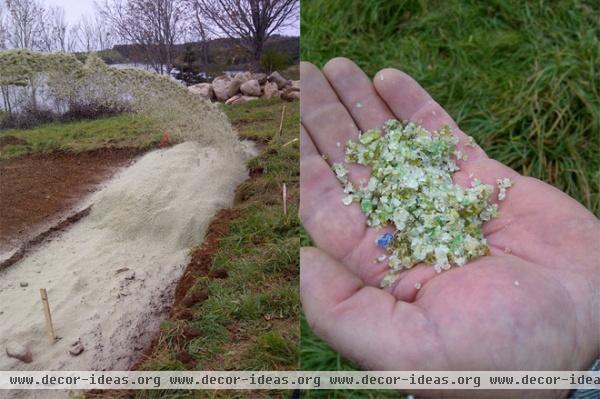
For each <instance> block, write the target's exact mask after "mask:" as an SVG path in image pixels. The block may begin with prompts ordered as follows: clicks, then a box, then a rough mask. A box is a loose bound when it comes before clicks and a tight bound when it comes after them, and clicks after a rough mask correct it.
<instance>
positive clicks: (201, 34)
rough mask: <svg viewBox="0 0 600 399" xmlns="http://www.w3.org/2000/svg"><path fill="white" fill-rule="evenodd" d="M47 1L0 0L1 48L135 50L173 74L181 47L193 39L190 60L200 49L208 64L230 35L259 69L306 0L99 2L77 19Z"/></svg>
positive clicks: (135, 54) (132, 53)
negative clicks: (217, 43) (68, 19)
mask: <svg viewBox="0 0 600 399" xmlns="http://www.w3.org/2000/svg"><path fill="white" fill-rule="evenodd" d="M44 1H46V0H0V50H1V49H5V48H27V49H32V50H37V51H48V52H50V51H63V52H77V51H84V52H91V51H104V52H107V50H109V49H113V48H114V49H117V48H120V49H121V50H123V49H124V48H127V50H128V52H129V57H128V58H130V59H135V60H138V61H140V62H144V63H146V64H148V65H150V66H151V67H152V68H153V69H154V70H155V71H156V72H159V73H168V72H169V71H170V70H171V69H172V68H173V67H174V65H175V64H176V62H177V59H178V57H179V58H180V59H181V57H183V56H184V55H185V54H184V53H185V52H184V51H182V50H181V49H179V48H178V45H181V44H182V43H184V42H193V43H194V46H193V53H189V52H188V54H187V56H188V58H189V57H190V56H192V55H193V56H194V57H195V58H196V59H198V60H200V63H201V64H204V65H207V64H209V63H210V62H211V60H210V58H211V55H212V56H213V57H214V54H215V51H214V48H213V51H211V42H213V40H214V39H216V38H230V39H235V40H234V41H233V43H235V44H236V45H237V46H238V47H241V48H242V49H243V50H244V51H245V53H246V55H245V57H246V58H247V59H248V63H249V64H250V65H252V66H254V67H255V68H259V67H260V60H261V58H262V57H263V54H264V50H265V44H266V43H267V42H268V41H269V38H271V37H273V35H275V34H276V32H278V31H280V30H281V29H283V28H286V27H289V26H297V25H298V8H299V0H99V2H98V3H97V4H96V13H95V14H94V15H93V16H91V17H90V16H82V17H81V19H80V20H79V21H78V22H77V23H75V24H71V25H70V24H68V23H67V22H66V20H65V11H64V9H62V8H61V7H56V6H49V5H47V4H46V3H45V2H44ZM213 44H214V42H213ZM115 45H119V47H115ZM123 46H127V47H123ZM179 47H181V46H179ZM188 61H189V60H188Z"/></svg>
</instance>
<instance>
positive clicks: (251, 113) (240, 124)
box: [221, 98, 300, 143]
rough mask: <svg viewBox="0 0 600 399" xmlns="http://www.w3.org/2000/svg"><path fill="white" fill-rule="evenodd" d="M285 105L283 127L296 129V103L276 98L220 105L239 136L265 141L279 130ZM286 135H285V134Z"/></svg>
mask: <svg viewBox="0 0 600 399" xmlns="http://www.w3.org/2000/svg"><path fill="white" fill-rule="evenodd" d="M283 106H285V118H284V121H283V122H284V123H283V128H284V130H285V131H293V130H294V129H298V121H299V120H300V119H299V118H300V116H299V115H300V109H299V106H298V104H297V103H285V102H282V101H281V100H280V99H278V98H273V99H268V100H266V99H265V100H263V99H261V100H255V101H250V102H247V103H245V104H242V105H241V106H240V105H221V109H222V110H223V111H224V112H225V113H226V114H227V116H228V117H229V120H230V121H231V123H232V124H233V125H234V126H235V128H236V129H237V131H238V132H239V134H240V137H242V138H246V139H251V140H255V141H258V142H259V143H266V142H268V141H269V140H271V138H272V137H273V134H274V133H277V132H278V131H279V123H280V122H281V112H282V108H283ZM286 137H287V136H286Z"/></svg>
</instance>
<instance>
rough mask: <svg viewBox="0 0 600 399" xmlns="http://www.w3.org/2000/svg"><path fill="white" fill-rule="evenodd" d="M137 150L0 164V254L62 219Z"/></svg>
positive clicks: (21, 159) (39, 156)
mask: <svg viewBox="0 0 600 399" xmlns="http://www.w3.org/2000/svg"><path fill="white" fill-rule="evenodd" d="M140 153H141V150H139V149H136V148H101V149H96V150H92V151H85V152H81V153H71V152H62V151H59V152H52V153H46V154H33V155H26V156H23V157H18V158H14V159H8V160H0V187H1V188H2V189H1V190H0V251H1V250H2V249H9V248H11V247H17V246H18V245H19V242H23V241H26V240H27V239H30V238H31V236H32V235H33V234H34V232H36V230H38V229H39V227H40V226H41V225H43V224H46V223H48V222H49V221H50V220H54V219H58V218H59V217H60V216H61V215H65V214H66V213H68V212H69V210H70V209H71V208H72V207H73V206H75V205H76V204H77V203H78V202H79V201H80V200H81V199H82V198H83V197H85V196H86V195H88V194H90V193H91V192H93V191H95V190H96V189H97V188H98V187H99V184H100V183H101V182H102V181H104V180H106V179H108V178H109V177H111V176H112V175H113V174H114V173H115V172H116V171H117V170H118V168H120V167H122V166H125V165H127V164H128V163H129V162H131V161H132V160H133V159H134V158H135V157H136V156H137V155H139V154H140Z"/></svg>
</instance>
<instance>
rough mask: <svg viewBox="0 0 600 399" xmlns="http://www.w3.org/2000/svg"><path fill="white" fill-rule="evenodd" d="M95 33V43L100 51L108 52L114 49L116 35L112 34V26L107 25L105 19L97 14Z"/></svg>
mask: <svg viewBox="0 0 600 399" xmlns="http://www.w3.org/2000/svg"><path fill="white" fill-rule="evenodd" d="M94 32H95V35H96V39H95V42H96V44H97V46H98V47H97V49H98V50H107V49H110V48H112V46H113V45H114V43H115V35H113V33H112V29H110V26H109V25H107V24H106V21H104V19H103V18H102V17H101V16H100V15H98V14H96V16H95V18H94Z"/></svg>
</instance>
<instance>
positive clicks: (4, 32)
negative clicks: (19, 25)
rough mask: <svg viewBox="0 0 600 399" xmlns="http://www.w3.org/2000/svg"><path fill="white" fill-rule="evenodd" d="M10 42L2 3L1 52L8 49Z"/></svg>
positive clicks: (0, 8)
mask: <svg viewBox="0 0 600 399" xmlns="http://www.w3.org/2000/svg"><path fill="white" fill-rule="evenodd" d="M7 41H8V23H7V21H6V17H5V10H4V4H3V3H0V50H3V49H5V48H6V45H7Z"/></svg>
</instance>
